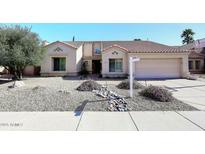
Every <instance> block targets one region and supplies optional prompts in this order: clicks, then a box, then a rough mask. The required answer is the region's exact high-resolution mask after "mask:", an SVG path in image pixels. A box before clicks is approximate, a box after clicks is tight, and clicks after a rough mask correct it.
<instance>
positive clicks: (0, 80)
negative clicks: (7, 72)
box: [0, 79, 12, 85]
mask: <svg viewBox="0 0 205 154" xmlns="http://www.w3.org/2000/svg"><path fill="white" fill-rule="evenodd" d="M11 81H12V80H5V79H0V85H1V84H5V83H9V82H11Z"/></svg>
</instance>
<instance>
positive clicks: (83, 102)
mask: <svg viewBox="0 0 205 154" xmlns="http://www.w3.org/2000/svg"><path fill="white" fill-rule="evenodd" d="M24 82H25V85H26V86H24V87H19V88H8V86H10V85H12V82H9V83H5V84H0V111H81V110H86V111H106V110H107V107H108V103H107V102H108V101H107V100H106V99H104V98H101V97H99V96H96V95H95V94H94V93H92V92H85V91H82V92H81V91H77V90H76V88H77V87H78V86H79V85H80V84H81V83H82V82H83V80H77V79H76V78H61V77H49V78H25V79H24ZM119 82H120V80H119V81H118V80H114V81H113V80H102V81H98V83H100V84H102V85H107V87H108V89H109V90H112V91H115V92H117V93H118V94H120V95H122V96H125V97H126V101H127V103H128V109H129V110H133V111H159V110H160V111H172V110H184V111H188V110H197V109H196V108H194V107H192V106H190V105H187V104H185V103H183V102H181V101H179V100H174V101H173V102H158V101H154V100H151V99H148V98H145V97H142V96H140V95H139V94H138V92H139V90H134V97H133V98H132V99H131V98H128V96H129V90H122V89H118V88H116V85H117V84H118V83H119Z"/></svg>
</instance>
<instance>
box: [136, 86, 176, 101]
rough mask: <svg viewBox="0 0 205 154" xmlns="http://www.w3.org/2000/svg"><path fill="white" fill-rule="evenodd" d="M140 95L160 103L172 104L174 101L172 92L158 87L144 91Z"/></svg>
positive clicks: (151, 87) (150, 87)
mask: <svg viewBox="0 0 205 154" xmlns="http://www.w3.org/2000/svg"><path fill="white" fill-rule="evenodd" d="M140 94H141V95H142V96H145V97H148V98H151V99H154V100H157V101H160V102H170V101H172V100H173V99H174V98H173V96H172V93H171V92H169V91H168V90H166V89H164V88H162V87H157V86H149V87H147V88H145V89H143V90H142V91H141V92H140Z"/></svg>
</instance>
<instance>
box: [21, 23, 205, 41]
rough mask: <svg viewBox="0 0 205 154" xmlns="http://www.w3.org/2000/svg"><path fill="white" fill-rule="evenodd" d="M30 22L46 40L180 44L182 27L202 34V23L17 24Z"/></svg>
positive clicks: (199, 34) (196, 36)
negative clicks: (73, 39)
mask: <svg viewBox="0 0 205 154" xmlns="http://www.w3.org/2000/svg"><path fill="white" fill-rule="evenodd" d="M20 25H22V26H31V27H32V31H33V32H36V33H38V34H39V35H40V37H41V38H42V39H43V40H48V41H49V42H52V41H56V40H61V41H71V40H72V37H73V36H75V40H76V41H77V40H91V41H92V40H133V39H134V38H140V39H142V40H147V39H148V40H150V41H155V42H159V43H163V44H167V45H180V44H181V38H180V34H181V33H182V31H183V30H184V29H185V28H191V29H193V31H194V32H195V33H196V34H195V36H194V38H195V39H201V38H205V24H174V23H172V24H151V23H146V24H138V23H136V24H128V23H127V24H106V23H103V24H94V23H93V24H84V23H82V24H81V23H79V24H69V23H68V24H61V23H55V24H52V23H50V24H20Z"/></svg>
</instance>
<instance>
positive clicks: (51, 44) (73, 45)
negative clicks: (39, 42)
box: [45, 41, 77, 49]
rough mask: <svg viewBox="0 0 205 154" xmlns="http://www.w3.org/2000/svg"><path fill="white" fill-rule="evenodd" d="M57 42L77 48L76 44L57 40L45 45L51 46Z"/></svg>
mask: <svg viewBox="0 0 205 154" xmlns="http://www.w3.org/2000/svg"><path fill="white" fill-rule="evenodd" d="M56 43H61V44H64V45H66V46H69V47H72V48H74V49H77V47H76V46H74V45H72V44H69V43H66V42H61V41H56V42H52V43H49V44H47V45H45V47H47V46H50V45H53V44H56Z"/></svg>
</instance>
